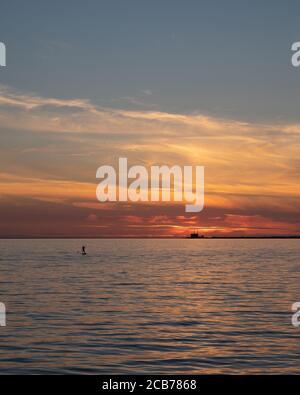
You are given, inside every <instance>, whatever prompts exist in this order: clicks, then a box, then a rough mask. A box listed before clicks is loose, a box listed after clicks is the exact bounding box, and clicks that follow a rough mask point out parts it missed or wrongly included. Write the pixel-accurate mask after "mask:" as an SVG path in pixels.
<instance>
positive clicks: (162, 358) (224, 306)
mask: <svg viewBox="0 0 300 395" xmlns="http://www.w3.org/2000/svg"><path fill="white" fill-rule="evenodd" d="M82 244H85V245H86V246H87V251H88V255H87V256H81V255H80V254H79V253H78V252H79V250H80V247H81V245H82ZM299 247H300V243H299V240H85V241H81V240H0V249H1V257H0V302H4V303H5V304H6V308H7V326H6V327H0V373H23V374H27V373H61V374H63V373H64V374H65V373H93V374H96V373H149V374H150V373H170V374H171V373H173V374H176V373H190V374H202V373H300V364H299V358H300V327H299V328H294V327H293V326H292V325H291V315H292V313H291V304H292V303H293V302H297V301H300V262H299V257H300V248H299Z"/></svg>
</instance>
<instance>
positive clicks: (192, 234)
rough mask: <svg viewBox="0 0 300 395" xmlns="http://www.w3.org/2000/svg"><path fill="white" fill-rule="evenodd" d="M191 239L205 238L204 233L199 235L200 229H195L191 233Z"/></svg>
mask: <svg viewBox="0 0 300 395" xmlns="http://www.w3.org/2000/svg"><path fill="white" fill-rule="evenodd" d="M189 238H190V239H203V238H204V235H199V233H198V230H196V229H195V230H194V231H193V232H192V233H191V234H190V237H189Z"/></svg>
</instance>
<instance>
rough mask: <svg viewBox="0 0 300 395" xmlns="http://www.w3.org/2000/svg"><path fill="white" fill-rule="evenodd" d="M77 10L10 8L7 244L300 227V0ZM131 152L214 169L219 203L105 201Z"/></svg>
mask: <svg viewBox="0 0 300 395" xmlns="http://www.w3.org/2000/svg"><path fill="white" fill-rule="evenodd" d="M225 3H226V4H225ZM69 4H70V6H69V7H68V6H67V5H66V2H65V4H63V5H61V4H60V2H59V1H52V2H49V3H47V4H46V2H40V1H27V2H24V1H23V2H21V1H20V2H18V1H12V2H6V3H5V4H1V10H0V11H1V14H0V41H2V42H4V43H5V44H6V47H7V67H5V68H4V67H1V68H0V142H1V144H0V237H40V236H47V237H64V236H70V237H71V236H74V237H89V236H90V237H118V236H121V237H125V236H128V237H135V236H136V237H141V236H145V237H158V236H170V237H173V236H177V237H180V236H185V235H188V234H189V233H190V231H191V230H193V229H194V228H198V229H199V231H200V232H201V233H203V234H206V235H271V234H272V235H279V234H283V235H300V228H299V218H300V187H299V176H300V159H299V148H300V111H299V95H300V68H294V67H292V65H291V61H290V59H291V55H292V53H291V50H290V48H291V44H292V43H293V42H294V41H300V32H299V15H300V3H299V2H296V1H291V2H277V1H274V2H264V4H261V2H260V1H252V2H251V3H250V2H248V1H227V2H223V1H191V0H188V1H169V0H166V1H153V2H149V1H141V0H140V1H131V0H129V1H126V2H125V1H116V0H112V1H101V2H100V1H86V2H82V1H81V2H79V1H73V2H70V3H69ZM119 157H127V158H128V161H129V165H130V166H131V165H143V166H145V167H147V168H149V167H150V166H151V165H169V166H172V165H180V166H183V165H195V166H196V165H203V166H205V209H204V210H203V211H202V212H201V213H194V214H187V213H185V210H184V202H183V203H182V204H181V203H180V204H179V203H178V202H176V203H174V202H169V203H147V204H146V203H141V202H139V203H130V202H126V203H124V202H123V203H118V202H116V203H100V202H99V201H98V200H97V199H96V187H97V184H98V180H97V179H96V170H97V168H98V167H99V166H101V165H113V166H115V167H117V164H118V158H119Z"/></svg>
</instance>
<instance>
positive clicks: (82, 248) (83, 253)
mask: <svg viewBox="0 0 300 395" xmlns="http://www.w3.org/2000/svg"><path fill="white" fill-rule="evenodd" d="M81 253H82V255H85V254H86V252H85V246H82V247H81Z"/></svg>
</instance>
